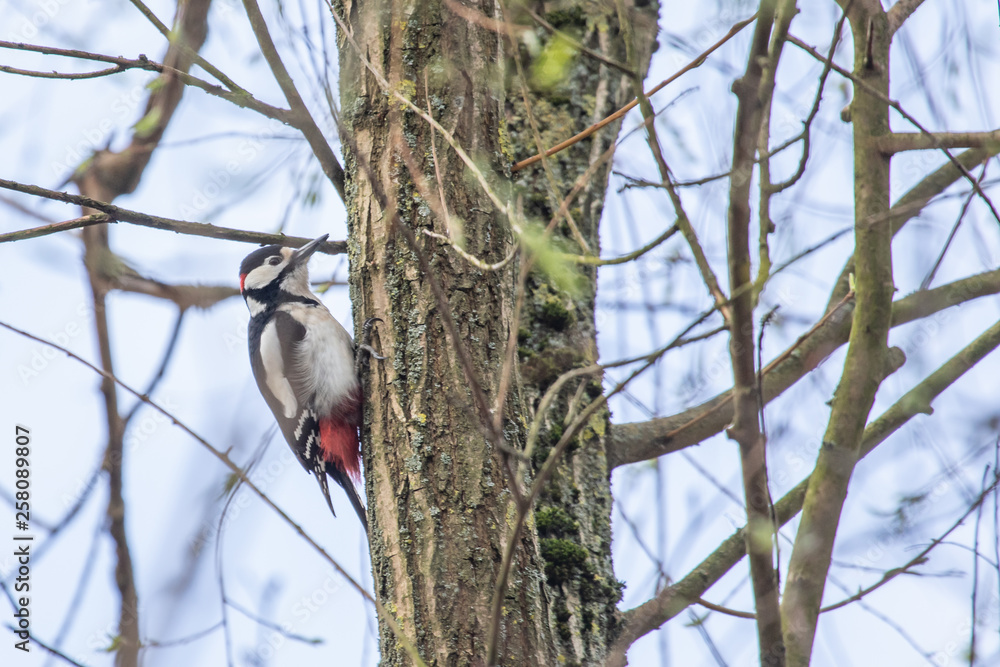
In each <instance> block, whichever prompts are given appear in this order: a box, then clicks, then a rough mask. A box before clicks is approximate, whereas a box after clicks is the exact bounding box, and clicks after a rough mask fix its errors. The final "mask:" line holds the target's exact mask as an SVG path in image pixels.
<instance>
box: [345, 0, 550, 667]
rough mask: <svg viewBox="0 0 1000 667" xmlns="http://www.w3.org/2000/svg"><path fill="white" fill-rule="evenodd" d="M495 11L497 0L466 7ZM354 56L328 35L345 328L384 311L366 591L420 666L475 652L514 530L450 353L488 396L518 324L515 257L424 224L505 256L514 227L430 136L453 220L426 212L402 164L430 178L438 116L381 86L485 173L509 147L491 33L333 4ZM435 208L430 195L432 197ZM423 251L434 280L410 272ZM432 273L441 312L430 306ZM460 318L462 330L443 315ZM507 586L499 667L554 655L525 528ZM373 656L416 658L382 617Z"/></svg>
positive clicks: (508, 424) (493, 459)
mask: <svg viewBox="0 0 1000 667" xmlns="http://www.w3.org/2000/svg"><path fill="white" fill-rule="evenodd" d="M475 10H476V11H477V12H480V13H482V14H484V15H485V16H491V17H498V15H499V7H498V6H497V5H496V4H494V3H492V2H488V1H486V2H480V3H476V4H475ZM335 11H337V12H338V13H340V15H341V16H342V17H345V18H346V19H347V20H348V21H349V24H350V27H351V29H352V31H353V36H354V38H355V39H356V42H357V44H358V45H359V46H360V47H361V49H362V51H363V57H364V58H367V59H370V63H371V66H372V67H373V68H374V70H375V71H376V72H377V73H378V75H379V76H376V75H375V74H374V73H373V72H371V71H370V70H368V69H367V68H366V63H364V62H363V61H362V59H361V58H359V53H358V50H357V49H356V48H355V46H354V44H352V40H350V39H347V37H346V35H345V34H344V32H343V31H341V33H340V34H339V41H340V62H341V76H340V81H341V103H342V110H343V111H342V113H343V119H342V120H343V125H344V128H343V130H344V131H345V132H346V133H347V134H349V135H350V137H351V139H350V142H345V145H348V144H351V149H349V150H346V151H345V152H346V153H347V155H346V166H347V168H346V171H347V173H348V174H349V178H348V181H347V188H346V191H347V196H348V213H349V223H348V224H349V254H350V259H351V262H350V266H351V276H350V277H351V300H352V303H353V305H354V313H355V325H356V329H357V328H358V326H357V325H358V324H359V323H360V322H361V321H362V320H363V319H364V318H366V317H370V316H377V317H380V318H382V319H383V320H384V323H385V324H384V325H382V326H380V327H379V329H378V337H377V341H378V342H377V345H379V346H380V347H381V349H382V350H383V351H384V352H385V353H386V354H387V355H388V357H389V358H388V359H387V360H386V361H384V362H382V363H380V364H378V365H377V366H375V367H373V369H372V372H371V373H370V383H369V387H368V397H369V401H368V407H367V411H366V429H365V431H366V434H367V435H366V438H365V442H364V461H365V476H366V486H367V489H368V493H369V497H368V502H369V514H370V517H371V539H370V542H371V551H372V566H373V573H374V579H375V594H376V596H377V598H378V599H379V600H380V601H381V603H382V604H383V605H384V606H385V608H386V609H388V610H389V611H390V612H391V613H393V614H395V615H396V616H397V618H398V619H399V621H400V625H401V627H402V630H403V632H405V633H406V634H407V635H408V636H409V637H410V638H414V639H415V640H416V644H417V648H418V649H419V650H420V653H421V654H422V655H423V657H424V659H425V660H426V661H427V662H428V664H438V665H471V664H484V661H485V656H484V652H485V644H486V641H487V635H488V632H489V622H490V608H491V598H492V593H493V583H494V580H495V579H496V575H497V570H498V566H499V564H500V559H501V554H502V553H503V549H504V544H505V541H506V538H507V531H508V516H507V512H508V500H509V498H510V495H509V491H508V488H507V481H506V479H505V477H504V471H503V464H502V461H501V458H500V453H499V451H498V450H497V449H496V448H495V447H494V446H493V445H491V444H490V443H489V442H488V440H487V438H486V437H485V436H484V433H483V429H482V427H481V425H480V422H479V418H478V414H477V411H476V409H475V408H474V407H473V405H474V397H473V395H472V392H471V391H470V390H469V382H468V381H467V378H466V377H465V376H464V374H463V371H462V370H461V369H460V366H459V363H458V359H457V357H458V350H457V345H464V346H466V348H467V349H468V351H469V354H470V356H471V358H472V364H473V366H474V368H475V372H476V374H477V376H478V380H479V382H480V384H481V386H482V387H483V388H484V390H485V392H486V394H487V395H489V396H490V398H493V396H494V395H495V391H496V387H497V384H498V380H499V373H500V368H501V365H502V357H503V350H504V343H505V341H506V340H507V338H508V334H509V327H510V325H511V321H512V307H513V275H514V273H513V272H514V270H515V267H514V266H512V265H509V266H508V267H507V268H506V269H505V270H502V271H493V272H490V271H480V270H478V269H475V268H474V267H472V266H470V265H469V264H468V263H467V262H466V261H465V260H463V259H462V258H460V257H458V256H457V255H456V254H455V253H454V252H453V251H452V250H451V249H450V248H449V247H447V246H446V245H443V244H441V243H440V242H438V241H434V240H431V239H429V238H427V237H426V236H424V235H422V234H420V230H433V231H435V232H437V233H440V234H447V235H449V236H457V235H458V224H459V220H461V224H462V227H463V228H464V234H463V236H464V239H465V244H466V248H467V249H468V251H469V252H472V253H474V254H475V255H476V256H478V257H480V258H482V259H483V260H484V261H486V262H498V261H500V260H501V259H503V257H505V256H506V255H507V254H508V253H509V252H510V250H511V248H512V244H513V242H514V238H513V236H512V233H511V230H510V227H509V224H508V221H507V220H505V219H504V218H503V217H502V215H501V214H500V213H498V212H497V211H496V210H495V207H494V206H493V204H492V203H491V201H490V200H489V198H488V197H487V196H486V195H485V194H484V192H483V190H482V189H481V187H480V186H479V185H478V184H477V183H476V182H475V181H474V180H472V179H470V178H468V177H467V170H466V167H465V165H464V164H463V163H462V162H461V161H460V160H459V159H458V157H457V156H456V154H455V153H454V152H453V151H451V150H447V149H446V144H445V142H444V141H443V140H442V138H441V137H440V136H439V137H436V138H435V140H434V141H435V144H436V154H437V169H438V170H439V171H440V174H441V184H442V186H441V187H442V188H443V196H444V200H445V201H446V203H447V206H448V209H449V211H451V212H452V216H453V217H452V219H451V223H452V229H448V228H447V227H446V225H445V221H444V220H442V219H440V218H439V217H437V216H435V215H433V214H432V211H431V208H430V207H429V206H428V202H426V201H425V200H424V199H423V198H422V197H421V196H420V194H419V193H418V191H417V190H418V188H417V185H416V184H415V183H414V179H413V177H412V176H411V174H410V173H409V171H408V169H407V166H406V163H407V162H409V163H411V164H413V165H414V166H415V167H417V169H418V170H419V171H420V172H421V173H420V176H422V177H423V178H425V179H426V180H427V181H428V182H429V183H431V184H434V185H433V187H434V189H435V192H436V189H437V184H436V176H435V164H434V160H433V157H432V151H431V128H430V127H429V126H428V124H427V123H426V122H425V121H424V120H423V119H421V118H419V117H418V116H416V115H414V114H413V112H412V111H404V110H403V109H401V106H400V103H399V102H398V100H394V99H393V98H391V97H387V95H386V94H385V91H384V90H383V89H382V87H381V85H380V81H379V80H378V79H379V78H384V80H385V81H387V82H388V84H389V86H390V87H391V88H392V89H393V90H396V91H398V92H400V93H401V94H403V95H404V96H406V97H407V98H409V99H410V100H412V101H413V102H414V103H415V104H417V106H419V107H420V108H423V109H426V108H428V107H429V108H430V110H431V111H430V112H431V113H432V114H433V116H434V117H435V118H436V119H437V120H438V121H439V122H440V123H441V125H442V126H444V127H445V128H448V129H449V131H452V132H453V134H454V136H455V138H456V139H457V140H458V141H459V142H460V144H461V145H462V146H464V147H465V149H466V150H467V151H468V153H469V154H470V155H471V156H472V157H473V159H475V160H477V161H478V163H479V165H480V166H481V168H482V169H483V171H484V172H486V173H487V175H488V177H489V178H490V180H491V182H492V184H493V185H499V184H500V183H501V182H502V180H503V179H502V176H501V174H502V172H503V169H504V158H503V153H502V149H501V137H500V128H501V121H502V113H503V89H502V87H501V85H500V84H501V82H502V81H503V78H502V62H503V61H502V51H503V47H502V43H501V39H500V36H499V35H498V34H497V33H496V32H493V31H490V30H487V29H484V28H482V27H479V26H477V25H475V24H472V23H469V22H468V21H466V20H465V19H463V18H461V17H459V16H457V15H456V14H454V13H452V12H449V11H447V10H445V9H444V8H443V7H442V6H441V5H439V4H438V3H410V2H405V1H401V0H388V1H386V2H364V3H351V2H344V3H343V4H341V5H339V6H337V7H336V9H335ZM369 169H370V170H371V174H372V177H373V178H374V179H375V180H377V181H378V183H379V184H380V187H381V188H382V189H384V190H385V191H386V194H387V196H388V197H389V201H390V206H391V207H392V208H393V212H395V213H398V214H399V218H400V225H405V226H407V227H408V228H410V229H412V230H415V231H416V232H417V237H416V238H417V245H418V246H419V248H417V249H415V248H413V247H411V245H410V244H409V243H408V241H407V239H406V238H405V235H404V234H402V233H401V230H399V229H397V228H395V227H394V225H393V215H392V212H386V211H383V210H381V208H380V206H379V204H378V203H377V199H378V198H377V197H375V196H373V193H372V184H371V182H370V179H369V178H368V176H367V173H366V172H367V171H368V170H369ZM434 204H435V205H436V204H437V202H434ZM417 252H420V253H425V255H426V257H427V259H428V261H429V263H430V267H431V271H432V274H433V275H428V274H427V273H426V272H424V271H422V270H421V268H420V262H419V259H418V256H417ZM431 280H437V281H439V283H440V285H441V287H442V288H443V291H444V293H445V295H446V298H447V300H448V310H449V311H450V312H442V309H440V308H438V306H437V303H436V301H435V298H434V296H433V294H432V287H431V284H430V281H431ZM452 317H454V318H455V322H456V326H457V329H458V332H459V338H460V340H458V341H453V340H450V339H449V337H448V336H447V334H446V331H445V325H444V318H452ZM520 422H521V408H520V401H519V397H518V395H517V393H516V392H513V393H512V394H511V399H510V400H509V401H508V402H507V414H506V418H505V420H504V422H503V430H504V432H505V433H506V435H507V441H508V442H509V443H511V444H512V445H514V444H516V443H517V440H518V433H519V431H520V428H521V424H520ZM514 573H515V576H514V577H513V578H512V580H511V586H510V591H511V598H510V599H509V600H508V605H507V606H506V608H505V614H504V617H503V619H502V627H501V633H502V634H501V637H502V639H501V643H500V647H501V651H500V655H501V656H502V658H501V661H502V662H503V663H504V664H551V662H552V654H551V652H550V641H549V629H548V627H547V624H546V622H545V620H546V613H545V603H544V601H543V599H542V591H541V588H540V586H539V582H540V581H541V580H542V578H543V576H544V574H543V572H542V567H541V563H540V561H539V559H538V548H537V545H536V544H535V542H534V537H533V535H532V534H531V533H530V531H525V534H524V539H523V541H522V544H521V546H520V548H519V549H518V550H517V552H516V555H515V564H514ZM380 632H381V654H382V664H384V665H403V664H410V661H409V659H408V658H407V657H406V655H405V653H403V651H402V649H401V647H400V646H399V644H398V642H397V641H396V640H395V638H394V637H393V636H392V634H391V631H389V629H388V628H387V627H386V625H385V623H382V624H381V627H380Z"/></svg>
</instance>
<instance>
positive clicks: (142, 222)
mask: <svg viewBox="0 0 1000 667" xmlns="http://www.w3.org/2000/svg"><path fill="white" fill-rule="evenodd" d="M0 188H4V189H6V190H14V191H15V192H23V193H24V194H28V195H34V196H35V197H44V198H45V199H53V200H55V201H61V202H63V203H66V204H76V205H77V206H82V207H84V208H92V209H95V210H98V211H103V212H104V213H105V214H106V215H107V216H108V219H109V220H110V221H113V222H128V223H131V224H133V225H139V226H141V227H152V228H153V229H162V230H166V231H170V232H177V233H178V234H188V235H191V236H204V237H207V238H213V239H225V240H227V241H240V242H242V243H258V244H261V245H269V244H278V245H287V246H292V247H300V246H303V245H305V244H306V243H309V242H310V241H312V239H307V238H304V237H300V236H285V235H284V234H265V233H262V232H251V231H246V230H242V229H233V228H230V227H219V226H217V225H210V224H207V223H202V222H188V221H186V220H174V219H172V218H161V217H160V216H157V215H148V214H146V213H140V212H138V211H131V210H129V209H126V208H121V207H120V206H115V205H114V204H109V203H107V202H102V201H98V200H97V199H93V198H91V197H85V196H83V195H74V194H70V193H68V192H59V191H57V190H49V189H46V188H42V187H39V186H37V185H26V184H23V183H18V182H16V181H9V180H7V179H4V178H0ZM105 221H106V220H105V219H103V218H97V217H94V216H84V217H83V218H77V219H76V220H70V221H67V222H61V223H55V224H54V225H45V226H43V227H36V228H34V229H31V230H21V231H17V232H9V233H7V234H0V243H8V242H10V241H19V240H22V239H27V238H36V237H38V236H46V235H48V234H55V233H57V232H61V231H66V230H67V229H76V228H78V227H87V226H91V225H95V224H100V223H102V222H105ZM69 223H73V225H72V226H70V224H69ZM60 225H66V226H65V227H60ZM319 252H322V253H324V254H327V255H340V254H343V253H346V252H347V242H346V241H327V242H325V243H323V244H322V245H321V246H320V247H319Z"/></svg>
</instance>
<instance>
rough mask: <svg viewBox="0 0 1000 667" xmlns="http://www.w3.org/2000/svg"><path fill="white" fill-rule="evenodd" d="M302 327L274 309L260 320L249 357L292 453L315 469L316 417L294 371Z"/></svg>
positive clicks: (262, 391) (261, 389)
mask: <svg viewBox="0 0 1000 667" xmlns="http://www.w3.org/2000/svg"><path fill="white" fill-rule="evenodd" d="M305 335H306V329H305V327H304V326H302V325H301V324H300V323H299V322H298V321H296V319H295V318H294V317H292V316H291V315H290V314H288V313H286V312H284V311H281V310H279V311H277V312H276V313H274V316H273V317H271V318H270V320H268V322H267V323H265V324H264V326H263V328H262V330H261V333H260V345H258V346H257V347H256V350H257V351H256V352H255V353H254V354H253V355H252V357H251V359H250V364H251V366H252V367H253V374H254V378H255V379H256V380H257V387H258V388H259V389H260V393H261V394H263V396H264V399H265V400H266V401H267V404H268V407H270V408H271V412H273V413H274V418H275V419H276V420H277V422H278V426H279V427H280V428H281V433H282V434H283V435H284V436H285V440H286V441H287V442H288V444H289V446H290V447H291V448H292V451H293V452H295V456H296V457H297V458H298V459H299V462H300V463H301V464H302V467H304V468H305V469H306V470H309V471H310V472H312V471H314V470H315V469H316V462H315V460H314V459H315V458H317V455H318V454H319V421H318V419H317V418H316V415H315V414H314V412H313V410H312V401H311V400H310V397H309V396H307V395H306V394H305V393H304V391H303V390H304V387H303V386H302V384H303V383H302V382H301V381H299V380H298V379H297V377H296V374H295V373H294V372H290V371H291V370H292V369H293V368H294V360H295V359H296V358H297V348H298V345H299V344H301V342H302V339H303V338H305Z"/></svg>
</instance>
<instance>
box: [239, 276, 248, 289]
mask: <svg viewBox="0 0 1000 667" xmlns="http://www.w3.org/2000/svg"><path fill="white" fill-rule="evenodd" d="M246 279H247V274H245V273H241V274H240V291H241V292H242V291H243V281H245V280H246Z"/></svg>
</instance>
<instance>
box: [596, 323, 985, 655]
mask: <svg viewBox="0 0 1000 667" xmlns="http://www.w3.org/2000/svg"><path fill="white" fill-rule="evenodd" d="M998 346H1000V322H998V323H997V324H995V325H993V326H992V327H990V328H989V329H988V330H986V331H985V332H984V333H983V334H981V335H980V336H979V337H978V338H976V339H975V340H974V341H973V342H972V343H970V344H969V345H967V346H966V347H965V348H964V349H962V350H961V351H960V352H959V353H958V354H956V355H955V356H953V357H952V358H951V359H949V360H948V361H946V362H945V363H944V364H942V365H941V366H940V367H939V368H938V369H937V370H936V371H934V372H933V373H932V374H931V375H929V376H928V377H927V378H925V379H924V380H923V381H922V382H920V383H919V384H918V385H916V386H915V387H914V388H913V389H911V390H910V391H908V392H907V393H906V394H904V395H903V396H902V397H901V398H900V399H899V400H898V401H896V403H895V404H894V405H893V406H892V407H891V408H889V409H888V410H886V411H885V412H884V413H883V414H882V415H881V416H880V417H879V418H878V419H876V420H875V421H873V422H871V423H870V424H869V425H868V427H867V428H866V429H865V432H864V437H863V438H862V439H861V446H860V449H859V452H858V457H859V459H861V458H864V457H865V456H867V455H868V454H870V453H871V452H872V451H873V450H874V449H875V448H876V447H878V446H879V445H880V444H882V443H883V442H885V440H886V439H887V438H888V437H889V436H890V435H892V434H893V433H895V432H896V431H897V430H899V428H900V427H902V426H903V425H904V424H906V423H907V422H908V421H909V420H910V419H911V418H913V417H914V416H915V415H917V414H921V413H928V412H929V411H930V404H931V402H932V401H933V400H934V399H935V398H937V397H938V396H939V395H940V394H941V393H942V392H943V391H944V390H945V389H947V388H948V387H950V386H951V385H952V384H954V383H955V382H956V381H957V380H958V379H959V378H960V377H962V375H964V374H965V373H966V372H967V371H968V370H969V369H971V368H972V367H973V366H975V365H976V364H977V363H979V362H980V361H981V360H982V359H983V358H984V357H986V355H988V354H990V353H991V352H992V351H993V350H995V349H996V348H997V347H998ZM812 477H813V476H812V475H810V476H809V477H807V478H806V479H804V480H802V481H801V482H800V483H799V484H798V485H797V486H796V487H795V488H794V489H792V490H791V491H789V492H788V493H787V494H785V496H784V497H782V498H781V500H779V501H778V502H777V503H775V505H774V512H775V518H776V520H777V522H778V524H779V525H782V526H783V525H785V524H786V523H788V522H789V521H791V520H792V519H793V518H794V517H795V516H796V515H797V514H798V513H799V512H800V511H801V509H802V504H803V502H804V500H805V496H806V489H807V488H808V486H809V482H810V480H811V479H812ZM745 532H746V527H743V528H740V529H739V530H738V531H736V532H735V533H734V534H733V535H731V536H730V537H728V538H727V539H726V540H725V541H724V542H723V543H722V544H721V545H719V547H718V548H717V549H716V550H715V551H713V552H712V553H711V554H710V555H709V556H708V557H707V558H705V559H704V560H703V561H702V562H701V563H700V564H698V565H697V566H696V567H695V568H694V569H693V570H691V572H690V573H689V574H688V575H687V576H685V577H684V578H683V579H681V580H680V581H678V582H677V583H676V584H674V585H672V586H668V587H666V588H664V589H663V590H662V591H660V593H659V594H657V595H656V597H654V598H653V599H651V600H649V601H647V602H644V603H643V604H641V605H639V606H638V607H635V608H633V609H630V610H628V611H626V612H624V614H623V627H622V632H621V635H620V636H619V638H618V640H617V641H616V642H615V645H614V646H613V647H612V649H611V651H610V655H609V658H608V660H607V662H606V663H605V664H606V665H607V667H623V666H624V665H625V652H626V651H627V650H628V648H629V646H631V645H632V644H633V643H634V642H635V641H636V640H637V639H639V638H640V637H642V636H643V635H645V634H647V633H649V632H651V631H653V630H655V629H656V628H658V627H660V626H661V625H663V624H664V623H666V622H667V621H669V620H670V619H671V618H673V617H675V616H676V615H677V614H679V613H680V612H682V611H683V610H684V609H686V608H687V607H688V606H689V605H691V604H694V603H695V602H697V598H699V597H700V596H702V595H703V594H704V593H705V591H707V590H708V589H709V588H711V586H712V585H713V584H715V583H716V582H717V581H719V579H721V578H722V576H723V575H724V574H726V572H728V571H729V570H730V569H732V568H733V567H734V566H735V565H736V564H737V563H738V562H739V561H740V559H742V558H743V556H745V555H746V547H745V544H746V542H745V536H744V533H745Z"/></svg>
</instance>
